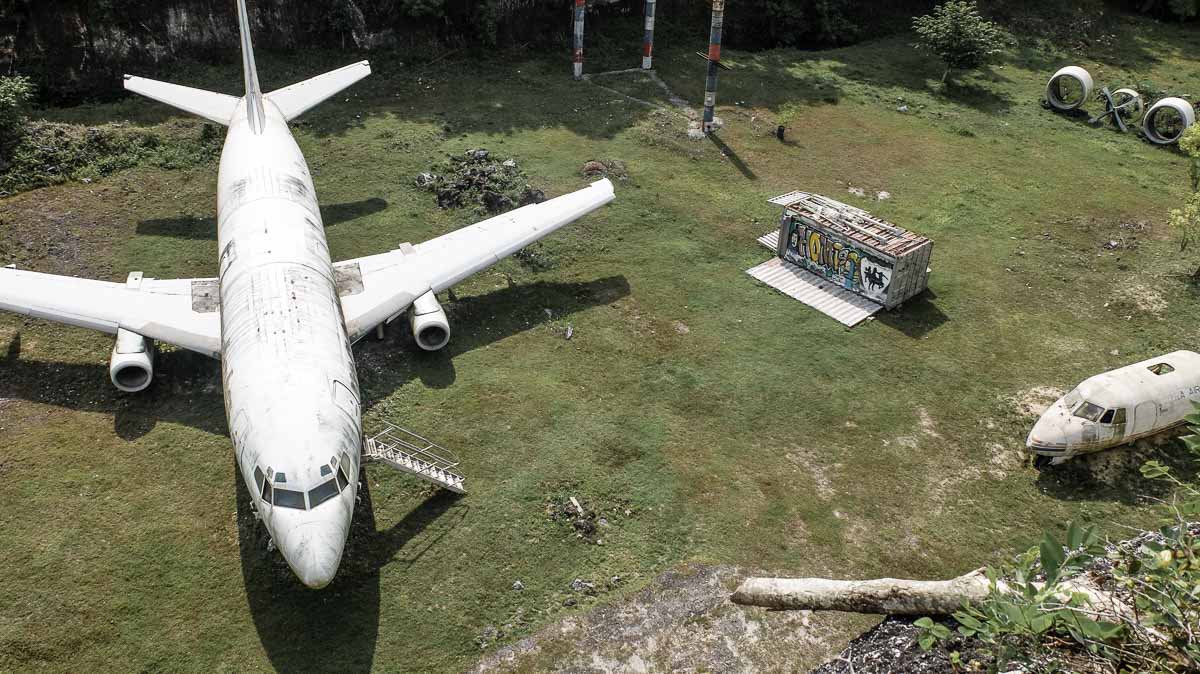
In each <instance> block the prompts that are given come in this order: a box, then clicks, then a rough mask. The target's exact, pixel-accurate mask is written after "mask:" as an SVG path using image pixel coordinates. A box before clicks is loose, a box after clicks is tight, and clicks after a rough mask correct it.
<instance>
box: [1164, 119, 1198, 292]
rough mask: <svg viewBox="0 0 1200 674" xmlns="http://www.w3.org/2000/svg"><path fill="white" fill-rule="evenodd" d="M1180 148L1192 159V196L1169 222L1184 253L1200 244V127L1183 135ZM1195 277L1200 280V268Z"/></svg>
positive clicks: (1171, 215)
mask: <svg viewBox="0 0 1200 674" xmlns="http://www.w3.org/2000/svg"><path fill="white" fill-rule="evenodd" d="M1179 148H1180V149H1181V150H1183V151H1184V152H1185V153H1186V154H1187V155H1188V157H1189V158H1190V159H1191V164H1192V171H1191V173H1192V195H1191V196H1190V197H1188V200H1187V201H1186V202H1184V205H1183V208H1177V209H1174V210H1172V211H1171V214H1170V216H1169V219H1168V222H1169V224H1170V227H1171V231H1173V232H1175V238H1176V239H1177V240H1178V241H1179V250H1180V251H1181V252H1182V251H1186V250H1187V249H1188V248H1190V247H1191V246H1192V244H1195V243H1200V125H1198V124H1193V125H1192V126H1191V128H1189V129H1188V130H1187V131H1186V132H1185V133H1184V134H1183V137H1182V138H1180V139H1179ZM1193 277H1196V278H1200V267H1198V268H1197V269H1196V271H1195V272H1194V273H1193Z"/></svg>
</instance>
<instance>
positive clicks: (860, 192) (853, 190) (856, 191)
mask: <svg viewBox="0 0 1200 674" xmlns="http://www.w3.org/2000/svg"><path fill="white" fill-rule="evenodd" d="M846 191H847V192H849V193H850V194H853V195H854V196H856V197H865V196H867V191H866V190H864V189H863V188H861V187H848V188H846Z"/></svg>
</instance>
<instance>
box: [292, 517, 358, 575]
mask: <svg viewBox="0 0 1200 674" xmlns="http://www.w3.org/2000/svg"><path fill="white" fill-rule="evenodd" d="M345 541H346V537H345V536H344V535H343V531H342V529H341V528H339V527H338V526H337V525H336V524H334V523H332V522H308V523H305V524H300V525H298V526H296V527H295V528H293V529H292V530H291V531H290V532H288V534H287V535H286V536H283V537H281V540H280V541H279V550H280V552H282V553H283V558H284V559H285V560H287V563H288V566H290V567H292V571H294V572H295V573H296V577H298V578H299V579H300V582H302V583H304V584H305V585H307V586H308V587H311V588H313V589H320V588H323V587H325V586H326V585H328V584H329V583H330V581H332V580H333V577H334V575H335V574H337V570H338V565H339V564H340V563H341V561H342V547H343V546H344V545H345Z"/></svg>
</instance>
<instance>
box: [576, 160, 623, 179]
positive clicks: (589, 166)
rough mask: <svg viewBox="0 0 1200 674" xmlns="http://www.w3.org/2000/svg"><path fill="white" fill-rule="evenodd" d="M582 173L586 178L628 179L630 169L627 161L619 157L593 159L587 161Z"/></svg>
mask: <svg viewBox="0 0 1200 674" xmlns="http://www.w3.org/2000/svg"><path fill="white" fill-rule="evenodd" d="M582 173H583V175H584V177H585V178H611V179H613V180H621V181H624V180H628V179H629V170H628V169H626V168H625V162H623V161H621V160H619V159H593V160H591V161H588V162H585V163H584V165H583V169H582Z"/></svg>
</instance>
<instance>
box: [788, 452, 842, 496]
mask: <svg viewBox="0 0 1200 674" xmlns="http://www.w3.org/2000/svg"><path fill="white" fill-rule="evenodd" d="M786 456H787V460H788V461H790V462H791V463H792V464H793V465H794V466H795V467H796V468H797V470H800V471H803V472H806V473H808V474H809V475H810V476H811V477H812V479H813V482H816V484H817V495H818V496H820V497H821V499H822V500H825V501H828V500H830V499H832V498H833V497H834V496H835V495H836V494H837V492H836V491H834V489H833V481H832V480H830V478H829V473H828V471H827V469H826V468H825V466H823V465H822V464H821V462H820V460H819V459H818V455H817V453H816V452H813V451H812V450H809V449H805V448H803V447H797V448H795V449H792V450H791V451H789V452H788V453H787V454H786ZM840 466H841V464H834V465H833V468H838V467H840Z"/></svg>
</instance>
